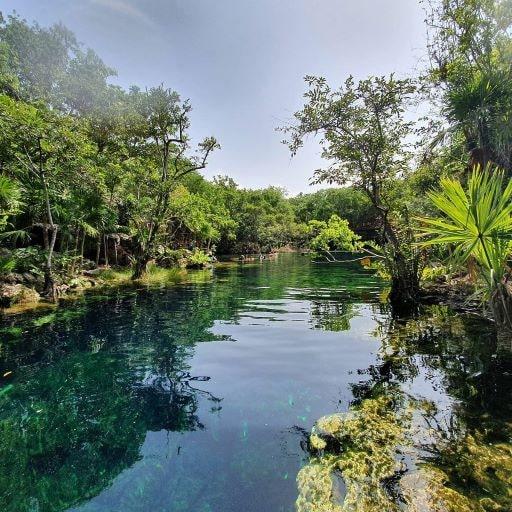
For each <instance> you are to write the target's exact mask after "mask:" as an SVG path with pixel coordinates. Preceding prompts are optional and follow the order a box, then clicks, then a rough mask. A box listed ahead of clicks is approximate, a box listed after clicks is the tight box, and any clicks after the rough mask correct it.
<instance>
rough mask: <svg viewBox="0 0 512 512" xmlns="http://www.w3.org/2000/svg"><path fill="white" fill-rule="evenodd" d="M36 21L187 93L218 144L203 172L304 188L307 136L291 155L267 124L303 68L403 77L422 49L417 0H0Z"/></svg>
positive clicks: (290, 96)
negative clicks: (62, 29) (66, 30)
mask: <svg viewBox="0 0 512 512" xmlns="http://www.w3.org/2000/svg"><path fill="white" fill-rule="evenodd" d="M0 6H1V7H0V9H1V10H2V11H3V12H4V14H8V13H10V12H11V11H12V10H14V9H15V10H16V11H17V12H18V13H19V14H20V15H21V16H23V17H24V18H26V19H27V20H28V21H34V20H36V21H37V22H39V24H41V25H50V24H52V23H55V22H58V21H61V22H62V23H64V24H65V25H66V26H67V27H68V28H70V29H71V30H73V31H74V32H75V33H76V34H77V36H78V39H79V40H80V41H81V42H82V43H83V44H84V45H85V46H89V47H91V48H93V49H94V50H96V52H97V53H98V54H99V55H100V56H101V57H102V58H103V60H104V61H105V62H106V63H107V64H108V65H110V66H111V67H114V68H115V69H117V71H118V77H117V79H116V80H115V82H116V83H119V84H121V85H123V86H129V85H131V84H136V85H139V86H141V87H146V86H147V87H150V86H153V85H159V84H160V83H162V82H163V83H164V84H165V85H166V86H168V87H171V88H173V89H175V90H177V91H178V92H180V94H181V95H182V96H183V97H185V98H190V100H191V102H192V105H193V108H194V111H193V114H192V127H191V131H192V135H193V137H195V139H196V141H197V140H199V139H200V138H202V137H204V136H206V135H215V136H216V137H217V138H218V139H219V141H220V143H221V145H222V150H221V151H219V152H218V153H217V154H215V155H214V156H212V158H211V160H210V163H209V165H208V168H207V170H206V172H205V174H206V175H207V176H208V177H212V176H214V175H217V174H227V175H229V176H232V177H233V178H234V179H235V180H236V181H237V182H238V183H240V184H241V185H242V186H245V187H264V186H266V185H269V184H272V185H279V186H283V187H285V188H286V189H287V190H288V191H289V192H290V193H291V194H296V193H298V192H306V191H310V190H312V188H311V187H309V185H308V181H309V179H310V177H311V174H312V171H313V170H314V169H317V168H318V167H320V166H321V165H322V162H321V160H320V158H319V152H320V150H319V147H318V145H317V144H314V143H311V144H308V146H307V147H306V148H305V149H304V150H303V151H302V152H301V153H299V155H298V156H296V157H295V158H293V159H291V158H290V155H289V152H288V149H287V148H286V146H284V145H283V144H281V143H280V140H281V139H282V134H280V133H276V132H275V127H276V126H280V125H283V124H285V123H286V122H288V121H289V120H290V119H291V116H292V114H293V112H295V111H296V110H298V109H299V108H300V106H301V105H302V94H303V93H304V91H305V86H304V82H303V77H304V75H322V76H325V77H327V78H328V80H329V82H330V84H331V85H337V84H340V83H341V82H342V81H343V80H344V79H345V78H346V77H347V76H348V75H349V74H352V75H354V76H355V77H356V78H364V77H366V76H368V75H379V74H388V73H390V72H393V71H394V72H396V73H397V74H399V75H407V76H410V75H412V74H413V73H414V71H415V70H416V69H418V67H419V64H418V63H419V61H420V60H421V58H422V56H423V55H424V47H425V28H424V25H423V19H424V16H423V11H422V9H421V6H420V2H419V0H2V2H1V3H0Z"/></svg>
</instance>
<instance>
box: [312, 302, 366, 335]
mask: <svg viewBox="0 0 512 512" xmlns="http://www.w3.org/2000/svg"><path fill="white" fill-rule="evenodd" d="M355 314H356V310H355V306H354V304H352V303H350V302H334V301H327V300H326V301H317V300H315V301H313V302H312V303H311V323H312V324H313V328H315V329H323V330H325V331H334V332H338V331H347V330H349V329H350V320H351V319H352V318H353V317H354V316H355Z"/></svg>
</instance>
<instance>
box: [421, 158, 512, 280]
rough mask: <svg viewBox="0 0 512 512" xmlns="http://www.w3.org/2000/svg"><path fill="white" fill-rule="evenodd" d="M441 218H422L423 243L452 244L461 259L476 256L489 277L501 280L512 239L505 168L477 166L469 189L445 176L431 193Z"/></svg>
mask: <svg viewBox="0 0 512 512" xmlns="http://www.w3.org/2000/svg"><path fill="white" fill-rule="evenodd" d="M428 196H429V198H430V200H431V201H432V203H433V204H434V206H435V207H436V208H437V209H438V210H439V212H440V213H441V214H442V217H441V218H421V219H419V220H420V221H421V224H422V225H421V227H420V228H419V231H420V233H422V235H423V236H425V237H430V238H428V239H427V240H423V241H422V242H421V244H420V245H422V246H431V245H451V246H453V247H454V253H453V256H454V258H456V259H457V260H458V261H459V262H461V263H462V262H465V261H466V260H467V259H468V258H469V257H474V258H475V259H476V261H477V262H478V263H479V264H480V266H481V267H482V268H484V269H485V270H486V273H485V274H486V275H485V277H486V279H487V280H489V279H490V280H491V281H492V282H497V281H499V280H501V278H502V277H503V274H504V272H505V269H506V262H507V258H508V256H509V253H510V241H511V240H512V181H510V180H509V181H508V183H505V175H504V172H503V171H502V170H493V169H492V168H491V167H490V166H487V167H486V168H485V169H481V168H480V167H475V168H474V169H473V172H472V174H471V177H470V179H469V182H468V188H467V191H465V190H464V189H463V188H462V185H461V184H460V182H459V181H457V180H453V179H449V178H445V179H443V180H441V183H440V189H439V190H436V191H432V192H430V193H429V194H428Z"/></svg>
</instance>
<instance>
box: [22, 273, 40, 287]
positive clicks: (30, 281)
mask: <svg viewBox="0 0 512 512" xmlns="http://www.w3.org/2000/svg"><path fill="white" fill-rule="evenodd" d="M23 281H24V282H25V283H27V284H34V283H35V282H36V281H37V278H36V276H34V275H32V274H30V273H29V272H25V273H24V274H23Z"/></svg>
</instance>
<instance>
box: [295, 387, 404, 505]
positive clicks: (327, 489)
mask: <svg viewBox="0 0 512 512" xmlns="http://www.w3.org/2000/svg"><path fill="white" fill-rule="evenodd" d="M409 421H410V415H409V414H408V413H406V412H398V413H397V412H396V411H395V410H394V407H393V400H392V399H391V397H390V396H387V395H382V396H380V397H378V398H369V399H366V400H364V401H363V402H362V403H361V405H360V406H359V407H357V408H355V409H353V410H352V411H350V412H348V413H346V414H334V415H331V416H324V417H323V418H321V419H320V420H318V422H317V424H316V425H315V427H314V430H313V434H312V436H311V438H312V439H310V441H311V443H310V444H311V446H312V447H313V448H314V447H315V445H316V446H322V444H320V443H319V441H318V439H320V440H323V441H324V443H325V446H336V445H337V446H338V448H337V449H335V450H333V451H334V453H328V454H326V455H324V456H321V457H318V458H315V459H313V460H312V461H311V462H310V464H309V465H308V466H305V467H304V468H303V469H302V470H301V471H300V473H299V476H298V479H297V481H298V486H299V497H298V499H297V503H296V505H297V511H298V512H310V511H316V510H318V511H326V512H327V511H338V510H339V511H340V512H348V511H354V512H370V511H379V512H382V511H390V512H391V511H395V510H396V511H398V510H399V509H398V507H397V505H396V504H395V503H394V502H393V500H392V499H391V497H390V496H389V495H388V493H387V492H386V490H385V488H384V486H383V483H384V481H385V480H386V479H388V478H390V477H392V476H393V475H394V474H395V472H397V471H398V470H399V469H400V464H399V462H398V461H397V458H396V455H397V451H398V450H399V447H400V446H401V445H402V444H404V443H405V442H406V437H405V432H406V427H407V425H408V423H409ZM325 446H324V448H325ZM336 472H340V473H341V475H342V477H343V480H344V482H345V486H346V494H345V499H344V500H343V502H342V503H336V500H335V499H334V498H335V497H336V493H335V490H334V489H335V487H334V482H333V478H334V475H335V474H336Z"/></svg>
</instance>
